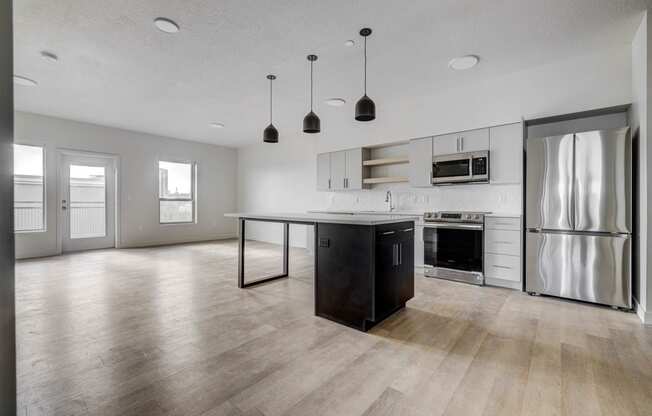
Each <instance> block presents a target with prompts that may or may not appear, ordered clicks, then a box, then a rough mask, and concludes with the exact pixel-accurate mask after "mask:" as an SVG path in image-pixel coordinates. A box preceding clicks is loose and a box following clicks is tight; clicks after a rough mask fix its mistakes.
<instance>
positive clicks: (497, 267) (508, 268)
mask: <svg viewBox="0 0 652 416" xmlns="http://www.w3.org/2000/svg"><path fill="white" fill-rule="evenodd" d="M493 267H494V268H495V269H507V270H512V268H511V267H509V266H501V265H498V264H494V265H493Z"/></svg>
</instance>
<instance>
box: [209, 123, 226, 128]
mask: <svg viewBox="0 0 652 416" xmlns="http://www.w3.org/2000/svg"><path fill="white" fill-rule="evenodd" d="M210 126H211V127H213V128H216V129H223V128H224V123H211V124H210Z"/></svg>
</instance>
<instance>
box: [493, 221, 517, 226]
mask: <svg viewBox="0 0 652 416" xmlns="http://www.w3.org/2000/svg"><path fill="white" fill-rule="evenodd" d="M494 225H504V226H506V227H509V226H511V225H513V224H510V223H508V222H496V223H494Z"/></svg>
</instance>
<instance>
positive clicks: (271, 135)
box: [263, 124, 278, 143]
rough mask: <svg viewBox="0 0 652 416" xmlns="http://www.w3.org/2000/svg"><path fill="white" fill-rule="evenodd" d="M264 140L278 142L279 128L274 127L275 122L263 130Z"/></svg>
mask: <svg viewBox="0 0 652 416" xmlns="http://www.w3.org/2000/svg"><path fill="white" fill-rule="evenodd" d="M263 141H264V142H265V143H278V130H276V127H274V125H273V124H270V125H269V126H267V128H265V131H264V132H263Z"/></svg>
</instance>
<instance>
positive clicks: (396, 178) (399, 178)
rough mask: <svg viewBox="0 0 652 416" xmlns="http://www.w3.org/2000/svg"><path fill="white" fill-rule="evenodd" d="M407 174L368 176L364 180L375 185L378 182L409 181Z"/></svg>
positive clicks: (367, 183)
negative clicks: (379, 176) (380, 176)
mask: <svg viewBox="0 0 652 416" xmlns="http://www.w3.org/2000/svg"><path fill="white" fill-rule="evenodd" d="M407 181H408V177H407V176H385V177H382V178H366V179H363V180H362V182H363V183H364V184H365V185H374V184H378V183H397V182H407Z"/></svg>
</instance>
